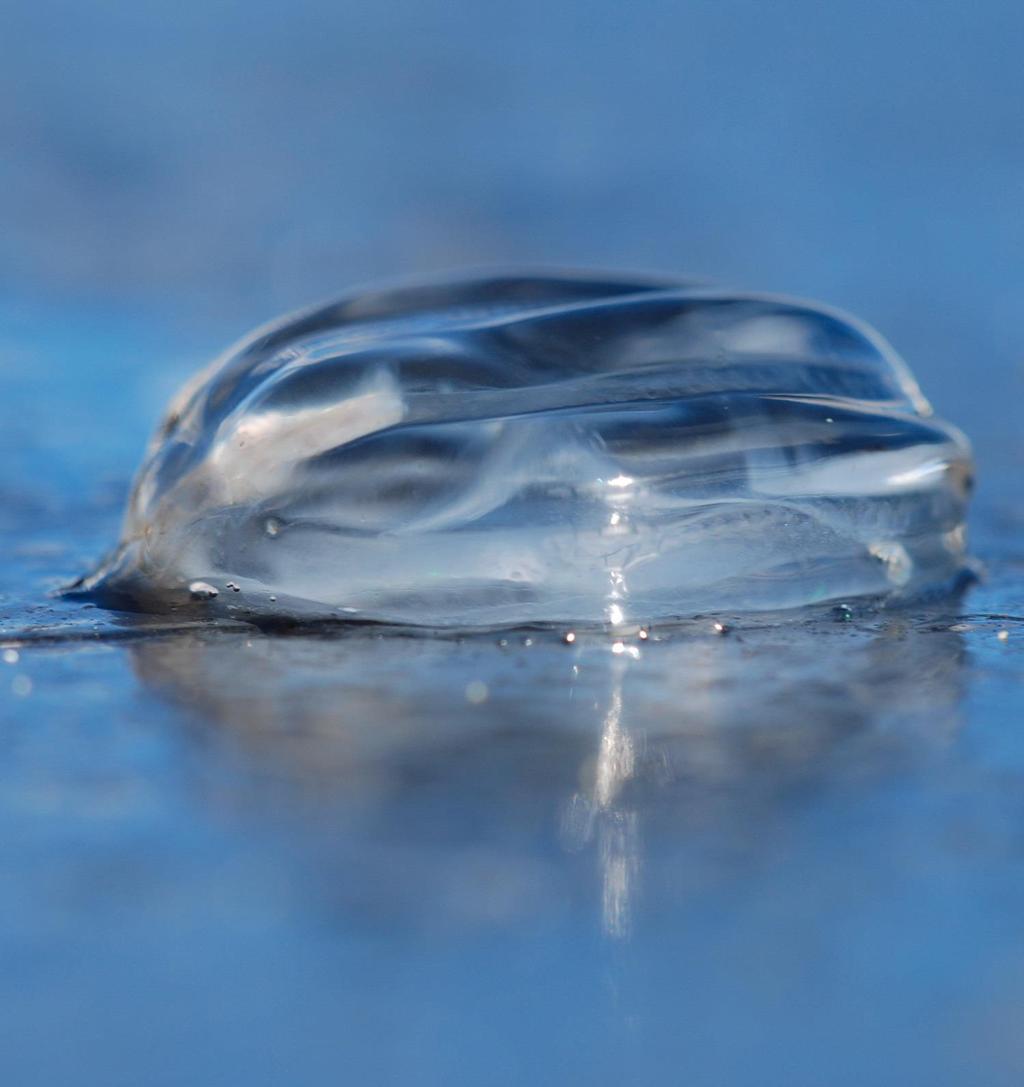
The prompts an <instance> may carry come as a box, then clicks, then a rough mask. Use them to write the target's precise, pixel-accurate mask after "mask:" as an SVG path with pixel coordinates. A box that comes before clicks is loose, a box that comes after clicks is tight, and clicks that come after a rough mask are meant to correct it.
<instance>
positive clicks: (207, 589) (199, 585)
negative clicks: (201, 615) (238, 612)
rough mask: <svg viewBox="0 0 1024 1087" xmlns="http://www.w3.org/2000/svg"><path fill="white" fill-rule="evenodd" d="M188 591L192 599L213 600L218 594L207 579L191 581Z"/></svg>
mask: <svg viewBox="0 0 1024 1087" xmlns="http://www.w3.org/2000/svg"><path fill="white" fill-rule="evenodd" d="M188 591H189V595H190V596H191V597H192V599H193V600H213V599H214V598H215V597H217V596H219V595H220V594H219V592H218V591H217V589H215V588H214V586H212V585H211V584H210V583H209V582H208V581H193V582H192V584H191V585H189V587H188Z"/></svg>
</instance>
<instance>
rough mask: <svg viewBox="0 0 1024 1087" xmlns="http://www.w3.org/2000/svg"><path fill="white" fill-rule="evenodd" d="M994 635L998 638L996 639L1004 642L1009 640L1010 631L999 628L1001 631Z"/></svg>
mask: <svg viewBox="0 0 1024 1087" xmlns="http://www.w3.org/2000/svg"><path fill="white" fill-rule="evenodd" d="M996 637H997V638H998V639H999V640H1000V641H1001V642H1006V641H1009V638H1010V632H1009V631H1008V630H1001V631H999V633H998V634H997V635H996Z"/></svg>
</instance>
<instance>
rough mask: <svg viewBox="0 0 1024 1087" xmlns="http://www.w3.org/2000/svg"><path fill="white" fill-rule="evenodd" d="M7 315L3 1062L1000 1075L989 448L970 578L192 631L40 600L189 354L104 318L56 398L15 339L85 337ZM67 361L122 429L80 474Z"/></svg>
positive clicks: (1009, 767)
mask: <svg viewBox="0 0 1024 1087" xmlns="http://www.w3.org/2000/svg"><path fill="white" fill-rule="evenodd" d="M21 327H22V330H23V333H24V334H23V335H22V336H20V337H19V338H18V341H17V344H11V345H9V349H8V352H7V357H8V358H18V360H19V363H20V365H19V369H18V376H17V382H18V383H19V384H18V385H17V389H18V393H19V397H18V399H17V401H15V400H14V399H13V398H12V399H11V400H9V401H7V402H6V403H5V404H4V405H3V407H2V409H0V410H2V411H3V412H4V419H3V422H4V424H5V425H7V426H8V427H9V430H8V431H7V433H9V434H11V435H12V437H13V438H16V439H17V441H16V442H14V441H13V440H12V444H11V450H12V455H11V456H10V457H8V458H7V459H5V460H4V461H3V462H0V484H2V487H3V493H4V495H5V499H6V501H5V503H4V505H3V507H2V518H3V520H2V522H0V525H2V530H3V534H4V535H3V542H4V549H5V552H6V554H7V555H8V556H9V561H8V562H7V563H5V564H4V567H3V569H2V570H0V579H2V584H0V589H2V593H3V597H2V603H0V610H2V620H0V621H2V627H3V630H4V631H5V634H4V638H5V639H6V643H5V648H4V649H3V650H2V652H3V659H2V660H0V684H2V688H0V690H2V704H3V712H4V716H3V724H2V731H0V740H2V751H3V759H2V774H0V872H2V875H3V878H2V880H0V918H2V924H0V958H2V962H3V964H4V971H3V973H2V981H0V993H2V1001H3V1006H4V1012H5V1014H4V1021H3V1027H2V1028H0V1031H2V1033H3V1044H2V1046H0V1054H2V1056H0V1064H2V1065H3V1067H4V1069H5V1073H6V1075H5V1078H6V1079H8V1080H10V1081H11V1082H28V1081H29V1080H31V1082H33V1083H45V1084H64V1083H73V1082H80V1070H81V1068H82V1067H88V1068H90V1070H92V1073H93V1075H94V1079H95V1081H96V1082H108V1083H120V1082H125V1083H127V1082H136V1081H138V1079H139V1078H140V1077H142V1078H144V1079H145V1080H146V1081H147V1082H152V1083H158V1084H159V1083H167V1084H171V1083H181V1082H190V1083H219V1082H223V1080H224V1078H225V1076H228V1077H229V1078H230V1079H231V1080H232V1081H238V1082H245V1083H248V1084H252V1085H257V1084H268V1085H269V1084H278V1083H281V1082H282V1081H290V1082H321V1081H333V1080H336V1079H337V1078H338V1077H343V1078H346V1079H347V1078H354V1079H357V1080H360V1081H364V1082H402V1083H410V1084H419V1083H422V1084H439V1083H467V1084H469V1083H479V1082H488V1083H497V1084H502V1083H507V1084H513V1083H522V1082H537V1083H552V1084H555V1083H564V1082H567V1081H572V1082H575V1081H576V1080H578V1079H579V1080H582V1079H589V1080H590V1081H592V1082H595V1083H613V1082H660V1081H665V1080H668V1081H673V1080H674V1079H676V1078H678V1075H679V1073H680V1069H685V1070H686V1072H687V1075H688V1077H689V1080H690V1081H692V1082H695V1083H709V1084H710V1083H715V1084H719V1083H736V1084H746V1083H751V1084H753V1083H763V1082H765V1081H766V1072H765V1069H768V1070H770V1073H771V1075H770V1076H768V1077H767V1078H768V1079H771V1080H776V1079H777V1080H780V1081H785V1082H786V1083H788V1084H808V1085H810V1084H818V1083H821V1082H823V1081H824V1082H828V1083H830V1084H840V1085H842V1084H851V1085H852V1084H858V1085H859V1084H863V1083H865V1082H889V1081H890V1080H892V1081H899V1082H901V1083H906V1084H920V1085H922V1087H924V1085H927V1087H935V1085H942V1084H962V1083H971V1084H1003V1083H1006V1084H1010V1083H1016V1082H1019V1080H1020V1076H1021V1074H1022V1073H1024V1050H1022V1049H1021V1047H1020V1043H1019V1037H1020V1031H1019V1022H1018V1020H1019V1008H1020V1006H1021V1002H1022V1000H1024V958H1022V956H1021V950H1020V949H1021V938H1022V926H1021V921H1020V918H1021V916H1022V914H1024V844H1022V838H1021V826H1022V825H1024V802H1022V799H1021V797H1022V796H1024V788H1022V786H1024V742H1022V740H1021V733H1020V729H1019V727H1018V726H1019V721H1020V719H1021V712H1022V710H1024V621H1022V617H1024V551H1022V548H1021V543H1020V541H1021V539H1022V532H1021V530H1022V528H1024V509H1022V507H1021V505H1020V502H1019V493H1018V492H1017V491H1016V490H1015V488H1014V487H1013V486H1012V485H1011V483H1010V480H1011V476H1010V474H1009V473H1008V472H1007V471H1006V470H1005V468H1004V467H1003V466H1004V465H1006V464H1009V463H1012V457H1013V455H1014V448H1013V447H1004V446H999V445H996V444H993V442H992V441H991V439H990V438H989V439H987V440H983V443H982V448H983V454H984V456H983V461H982V473H981V479H982V492H981V498H980V501H979V505H978V508H977V510H976V514H975V517H974V521H973V539H972V549H973V551H974V552H975V553H976V554H978V555H979V556H980V557H981V558H982V559H983V560H984V561H985V563H986V564H987V566H988V577H987V580H986V581H985V582H983V583H982V584H981V585H979V586H976V587H975V588H973V589H972V590H971V591H970V592H969V594H968V595H967V596H966V597H965V598H964V599H963V600H962V601H961V602H956V601H949V602H947V603H945V604H943V605H939V606H932V607H930V608H928V609H912V610H909V611H901V612H892V613H888V612H882V613H878V612H872V611H870V610H866V609H857V608H854V609H852V610H850V611H849V612H838V613H836V614H832V613H829V614H827V615H824V616H819V617H816V618H814V619H813V620H807V621H806V622H796V623H791V624H788V625H786V626H784V627H783V626H778V625H776V624H773V623H771V622H768V623H754V622H752V621H750V620H746V621H745V620H743V619H742V618H738V617H733V618H729V617H723V616H708V617H707V620H706V621H703V620H701V621H698V622H695V623H693V624H691V625H689V626H687V627H685V628H683V629H679V630H673V631H671V632H670V631H668V630H661V629H659V628H658V626H657V625H655V626H654V627H653V628H652V630H651V632H650V635H649V637H648V638H646V639H641V638H640V637H639V635H638V634H635V633H634V634H633V635H631V636H630V637H628V638H623V639H621V640H620V641H619V642H616V641H615V640H611V639H607V638H605V637H602V636H598V635H594V634H581V635H580V636H579V637H578V639H577V640H576V641H575V642H573V643H571V644H567V643H566V642H565V641H563V640H562V638H561V637H559V636H557V635H554V634H551V633H543V632H533V633H530V632H523V633H520V634H519V635H516V636H512V635H504V636H503V635H497V634H496V635H492V636H486V637H485V636H474V637H471V638H463V639H459V638H457V637H446V638H430V639H424V638H410V637H388V638H387V639H382V638H380V637H378V636H376V635H375V634H373V633H371V632H368V631H350V632H348V633H347V634H345V635H344V636H341V637H323V636H313V635H309V634H306V635H293V636H268V635H264V634H261V633H260V632H259V631H257V630H255V629H254V628H251V627H248V626H245V625H242V624H231V623H228V622H223V621H221V622H219V623H214V624H208V625H207V626H205V627H199V628H197V627H196V626H195V624H194V623H186V624H183V623H181V622H180V621H178V620H173V619H166V618H160V617H155V618H148V619H146V618H140V617H138V616H130V615H127V614H118V613H112V612H105V611H103V610H101V609H97V608H91V607H88V606H84V605H81V604H75V603H73V602H68V601H61V600H55V599H50V598H47V597H46V593H47V592H48V591H49V590H51V589H53V588H56V587H57V586H58V585H60V584H62V583H64V582H66V581H67V580H68V579H69V578H70V577H71V576H73V575H74V574H75V573H77V572H79V571H80V570H82V569H84V568H86V566H87V565H88V563H89V562H90V561H92V560H94V559H95V558H96V557H97V556H98V555H99V554H100V552H101V551H102V549H103V548H104V547H105V546H106V544H107V543H108V542H109V540H110V539H112V538H113V536H114V534H115V533H116V530H117V525H118V520H119V516H120V510H121V508H122V505H123V502H124V499H125V495H126V493H127V487H128V474H129V472H130V470H131V466H132V465H133V464H134V462H135V459H136V457H137V453H138V449H139V448H141V444H142V442H143V441H144V439H145V431H146V429H147V424H148V419H146V418H144V417H142V416H141V415H137V414H133V413H132V412H131V411H130V410H129V408H130V405H132V404H138V403H144V404H149V405H150V406H151V411H152V412H153V413H155V411H156V410H157V408H158V406H159V404H160V403H161V402H162V401H163V400H164V399H165V397H166V395H167V393H168V391H169V388H168V386H171V385H173V384H174V382H175V381H176V380H177V375H180V374H181V373H184V372H186V371H187V370H189V369H191V368H192V367H193V365H194V363H195V360H196V359H197V358H201V357H202V352H203V351H205V349H206V347H207V344H206V343H205V342H194V341H186V340H184V339H183V338H182V339H180V340H179V341H177V345H176V347H175V350H174V351H171V350H169V348H168V341H167V338H166V337H165V336H164V334H163V332H162V331H161V330H160V329H159V328H158V327H156V326H154V327H153V328H150V326H147V325H142V326H139V325H132V324H125V323H121V324H118V322H117V321H116V320H114V319H112V318H111V319H108V320H105V321H104V322H102V329H99V328H97V329H94V330H93V335H92V337H91V340H90V342H91V343H92V349H93V350H94V352H95V356H94V363H93V366H92V367H85V366H78V367H75V368H73V367H71V366H70V364H69V366H68V383H67V385H66V386H65V387H63V388H62V387H59V386H52V385H50V383H49V382H48V379H47V371H45V370H44V369H43V368H42V367H40V366H36V365H32V360H33V359H37V360H38V359H40V358H45V359H47V360H49V362H50V365H51V366H58V365H59V360H60V359H61V358H63V357H66V351H67V343H66V342H65V341H64V340H62V339H61V338H60V337H61V336H62V335H68V336H71V335H73V336H74V342H75V343H77V344H80V343H82V342H84V341H85V337H84V335H83V333H84V332H85V331H86V326H84V325H79V326H77V327H74V328H72V329H69V330H67V331H66V332H59V331H58V332H55V331H54V330H53V329H52V328H51V327H49V326H48V325H47V324H45V323H43V322H40V323H38V324H33V323H31V322H29V321H28V320H24V321H23V323H22V326H21ZM204 339H205V338H204ZM138 351H146V352H147V353H148V354H149V355H150V357H151V358H152V359H153V366H152V368H147V369H146V370H145V371H138V370H135V369H133V368H131V367H129V366H125V367H124V368H123V369H121V370H118V369H115V365H116V360H117V359H124V358H131V357H132V356H133V355H134V354H135V352H138ZM112 360H114V361H112ZM79 362H81V358H80V357H79ZM93 383H95V384H96V387H97V388H99V387H102V388H103V389H104V390H107V395H108V396H109V397H110V399H109V401H108V402H107V404H106V406H105V408H104V410H105V411H109V412H110V413H111V415H112V416H116V415H118V413H119V412H120V414H121V417H122V418H123V419H125V420H126V423H125V426H124V428H123V429H117V428H110V429H109V431H105V432H104V433H103V435H102V440H97V441H94V442H85V441H83V442H81V443H80V445H79V446H78V448H79V450H80V453H79V455H78V456H77V457H75V458H71V459H69V458H67V457H66V456H65V455H63V453H62V452H61V450H63V449H65V448H67V445H66V443H68V442H71V441H72V440H73V439H74V438H75V435H76V434H77V433H79V431H81V433H83V434H84V433H86V432H88V433H90V434H95V430H94V428H92V427H91V420H92V412H93V410H94V408H95V403H96V401H95V399H94V398H93V396H90V395H87V393H88V390H89V389H90V388H92V387H93ZM46 387H49V388H50V390H51V391H50V392H49V394H48V399H47V397H45V396H42V395H41V394H42V393H43V391H44V389H45V388H46ZM37 394H38V395H37ZM15 403H16V404H17V406H16V407H15V406H14V405H15ZM37 403H38V406H37V407H35V406H33V405H36V404H37ZM33 413H35V414H34V415H33ZM982 437H983V439H985V436H984V435H983V436H982ZM986 464H987V465H990V466H991V468H990V470H989V471H988V472H986V471H985V466H986ZM723 619H724V620H725V622H724V623H723V625H724V626H725V627H726V628H727V629H725V630H718V629H717V628H716V627H715V625H714V623H715V621H716V620H717V621H721V620H723ZM27 630H29V631H30V636H29V637H27V638H26V637H24V635H25V633H26V631H27ZM503 640H504V642H505V643H506V644H502V641H503ZM617 646H618V648H617ZM55 1035H58V1036H59V1038H60V1040H61V1041H60V1044H59V1045H55V1044H53V1038H54V1036H55Z"/></svg>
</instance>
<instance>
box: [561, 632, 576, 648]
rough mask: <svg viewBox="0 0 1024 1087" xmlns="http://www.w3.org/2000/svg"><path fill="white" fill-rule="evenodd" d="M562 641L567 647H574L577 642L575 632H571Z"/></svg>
mask: <svg viewBox="0 0 1024 1087" xmlns="http://www.w3.org/2000/svg"><path fill="white" fill-rule="evenodd" d="M562 640H563V641H564V642H565V644H566V645H572V643H573V642H574V641H576V634H575V632H574V631H572V630H570V631H569V632H568V633H567V634H566V635H565V637H564V638H563V639H562Z"/></svg>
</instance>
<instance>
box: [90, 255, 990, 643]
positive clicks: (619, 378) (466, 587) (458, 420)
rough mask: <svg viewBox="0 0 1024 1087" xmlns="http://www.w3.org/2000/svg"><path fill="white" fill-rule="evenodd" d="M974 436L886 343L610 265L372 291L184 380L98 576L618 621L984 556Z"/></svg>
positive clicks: (833, 590)
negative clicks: (970, 547)
mask: <svg viewBox="0 0 1024 1087" xmlns="http://www.w3.org/2000/svg"><path fill="white" fill-rule="evenodd" d="M970 476H971V463H970V451H969V447H968V445H967V442H966V440H965V439H964V437H963V436H962V435H961V434H960V433H959V432H958V431H957V430H956V429H954V428H953V427H951V426H949V425H947V424H945V423H943V422H940V421H939V420H937V419H935V418H934V417H933V416H932V414H931V411H930V409H929V407H928V404H927V402H926V401H925V400H924V398H923V397H922V395H921V393H920V391H919V389H918V387H917V385H916V383H915V382H914V379H913V377H912V376H911V374H910V372H909V370H908V369H907V367H906V366H905V365H904V363H903V362H902V361H901V360H900V358H899V357H898V356H897V355H896V354H895V352H894V351H893V350H892V349H891V348H890V347H889V346H888V345H887V344H886V343H885V342H884V341H883V340H882V339H881V338H880V337H878V336H877V335H876V334H875V333H873V332H872V331H871V330H870V329H868V328H866V327H865V326H864V325H862V324H859V323H857V322H855V321H853V320H851V319H850V318H849V317H846V316H844V315H841V314H839V313H837V312H835V311H834V310H831V309H828V308H825V307H822V306H818V305H813V304H809V303H805V302H797V301H793V300H790V299H786V298H780V297H776V296H771V295H759V294H745V293H735V292H726V291H722V290H717V289H708V288H705V287H696V286H687V285H676V284H670V283H664V282H652V281H645V280H634V279H630V278H622V279H611V278H602V277H587V276H535V275H534V276H517V275H507V276H493V277H488V278H477V279H462V280H454V281H449V282H440V283H439V282H430V283H426V284H421V285H405V286H400V287H396V288H392V289H382V290H379V291H368V292H365V293H359V294H353V295H351V296H349V297H346V298H343V299H342V300H340V301H338V302H336V303H333V304H331V305H327V306H324V307H321V308H318V309H315V310H312V311H309V312H305V313H301V314H299V315H297V316H292V317H288V318H285V319H284V320H282V321H280V322H278V323H276V324H274V325H271V326H268V327H266V328H263V329H260V330H259V331H257V332H256V333H254V334H253V335H252V336H251V337H249V338H248V339H246V340H245V341H243V342H242V343H241V344H239V345H238V346H236V347H235V348H233V349H232V350H230V351H229V352H228V353H227V354H226V355H225V356H223V357H222V358H221V359H218V360H217V361H216V362H215V363H214V364H213V365H212V366H211V367H210V368H209V369H208V370H206V371H205V372H203V373H201V374H199V375H198V376H197V377H196V378H195V379H194V380H193V381H191V382H190V383H189V385H188V386H187V387H186V388H185V389H183V390H182V392H181V393H180V395H179V396H178V397H177V398H176V400H175V401H174V403H173V404H172V406H171V408H170V411H169V413H168V415H167V417H166V419H165V420H164V421H163V423H162V424H161V426H160V427H159V430H158V431H157V434H156V435H155V437H154V439H153V441H152V444H151V446H150V449H149V451H148V454H147V456H146V460H145V463H144V464H143V466H142V469H141V471H140V473H139V475H138V479H137V481H136V483H135V487H134V491H133V493H132V497H131V501H130V504H129V507H128V511H127V514H126V517H125V522H124V530H123V536H122V540H121V543H120V545H119V547H118V548H117V550H116V551H115V552H114V554H113V555H112V556H111V557H110V558H109V559H108V560H107V562H106V563H105V564H104V565H103V566H102V567H101V569H100V570H99V571H97V573H96V574H94V575H93V576H92V577H91V578H88V579H86V580H85V581H84V582H83V584H82V588H83V589H85V590H86V591H89V592H91V593H93V594H94V595H95V596H96V597H97V598H98V599H99V600H100V601H101V602H104V603H107V604H111V605H114V606H120V607H131V608H136V609H143V610H154V611H165V610H168V609H173V608H182V607H184V608H192V609H195V610H197V611H199V612H202V613H213V614H228V613H230V614H236V615H248V616H252V617H260V616H263V617H277V618H297V619H306V618H309V619H321V618H323V619H326V618H333V619H343V618H345V617H349V618H365V619H373V620H380V621H385V622H398V623H408V624H417V625H424V626H435V627H436V626H466V627H473V626H509V625H519V624H527V623H545V622H553V623H555V622H557V623H561V622H597V623H602V622H605V623H611V624H621V623H630V622H648V621H655V620H667V619H673V618H682V617H686V616H690V615H694V614H698V613H705V612H709V611H714V612H748V611H763V610H772V609H779V608H790V607H795V606H800V605H806V604H812V603H822V602H827V601H838V600H843V601H847V600H850V599H852V598H856V597H885V598H896V599H907V598H908V597H911V596H914V595H918V594H920V593H922V592H924V591H928V590H936V589H941V588H943V587H948V586H949V585H951V584H952V583H953V582H954V581H955V580H956V578H957V577H958V575H959V574H960V573H961V572H962V570H963V568H964V561H965V556H964V532H963V521H964V515H965V508H966V500H967V495H968V491H969V488H970Z"/></svg>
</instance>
